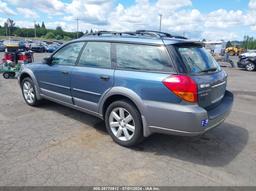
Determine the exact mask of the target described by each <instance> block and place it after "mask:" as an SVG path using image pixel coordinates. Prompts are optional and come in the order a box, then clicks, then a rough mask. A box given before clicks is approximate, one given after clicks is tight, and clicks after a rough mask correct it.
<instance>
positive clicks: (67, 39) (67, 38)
mask: <svg viewBox="0 0 256 191" xmlns="http://www.w3.org/2000/svg"><path fill="white" fill-rule="evenodd" d="M71 39H72V38H70V37H69V36H64V37H63V40H65V41H69V40H71Z"/></svg>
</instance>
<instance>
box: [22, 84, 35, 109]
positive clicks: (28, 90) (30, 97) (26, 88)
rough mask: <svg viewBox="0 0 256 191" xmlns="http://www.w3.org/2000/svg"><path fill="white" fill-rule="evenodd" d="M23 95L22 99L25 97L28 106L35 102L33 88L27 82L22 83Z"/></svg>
mask: <svg viewBox="0 0 256 191" xmlns="http://www.w3.org/2000/svg"><path fill="white" fill-rule="evenodd" d="M23 94H24V97H25V99H26V101H27V102H28V103H29V104H32V103H34V101H35V92H34V88H33V86H32V84H31V83H30V82H28V81H25V82H24V83H23Z"/></svg>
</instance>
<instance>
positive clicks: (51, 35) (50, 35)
mask: <svg viewBox="0 0 256 191" xmlns="http://www.w3.org/2000/svg"><path fill="white" fill-rule="evenodd" d="M45 38H46V39H54V38H55V35H54V33H53V32H48V33H47V34H46V35H45Z"/></svg>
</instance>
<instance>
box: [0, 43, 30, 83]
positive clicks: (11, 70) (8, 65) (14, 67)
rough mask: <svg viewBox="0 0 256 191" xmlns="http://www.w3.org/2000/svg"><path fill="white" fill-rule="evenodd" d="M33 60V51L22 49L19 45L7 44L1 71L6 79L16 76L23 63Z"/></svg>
mask: <svg viewBox="0 0 256 191" xmlns="http://www.w3.org/2000/svg"><path fill="white" fill-rule="evenodd" d="M32 62H33V52H32V51H27V50H24V49H20V48H19V46H18V45H12V44H9V45H6V48H5V53H4V57H3V59H2V63H1V65H0V73H3V77H4V78H5V79H8V78H14V77H15V76H16V74H17V73H18V72H19V71H20V68H21V65H22V64H28V63H32Z"/></svg>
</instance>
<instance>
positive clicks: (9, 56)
mask: <svg viewBox="0 0 256 191" xmlns="http://www.w3.org/2000/svg"><path fill="white" fill-rule="evenodd" d="M4 60H6V61H13V55H12V54H8V53H5V55H4Z"/></svg>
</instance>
